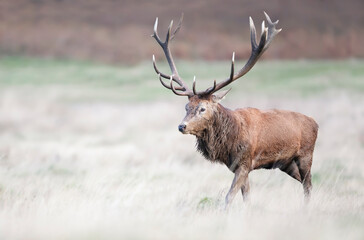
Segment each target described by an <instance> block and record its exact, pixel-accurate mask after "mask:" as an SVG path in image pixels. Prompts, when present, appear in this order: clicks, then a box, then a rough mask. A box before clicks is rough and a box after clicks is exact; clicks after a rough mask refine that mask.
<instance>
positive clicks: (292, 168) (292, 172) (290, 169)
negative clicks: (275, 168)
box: [280, 161, 302, 183]
mask: <svg viewBox="0 0 364 240" xmlns="http://www.w3.org/2000/svg"><path fill="white" fill-rule="evenodd" d="M280 169H281V171H283V172H285V173H287V174H288V175H289V176H291V177H292V178H294V179H296V180H297V181H299V182H300V183H302V179H301V175H300V171H299V169H298V166H297V163H296V161H292V162H291V163H290V164H288V165H285V166H284V167H281V168H280Z"/></svg>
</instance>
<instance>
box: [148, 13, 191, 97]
mask: <svg viewBox="0 0 364 240" xmlns="http://www.w3.org/2000/svg"><path fill="white" fill-rule="evenodd" d="M182 20H183V14H182V16H181V19H180V22H179V23H178V26H177V28H176V29H175V30H174V31H173V33H172V26H173V20H172V21H171V23H170V25H169V27H168V31H167V35H166V40H165V41H164V42H162V41H161V39H160V37H159V35H158V18H156V20H155V23H154V33H153V35H152V37H153V38H154V39H155V40H156V41H157V43H158V44H159V45H160V46H161V47H162V49H163V52H164V55H165V56H166V59H167V62H168V65H169V67H170V69H171V71H172V75H167V74H164V73H162V72H161V71H159V69H158V68H157V65H156V62H155V57H154V55H153V67H154V70H155V71H156V73H157V74H160V76H161V77H163V78H166V79H172V80H173V81H175V82H176V83H177V84H178V85H179V87H177V88H172V85H171V86H170V89H172V91H173V90H181V91H184V92H185V93H186V94H187V95H188V96H192V95H193V92H192V91H191V90H190V89H189V87H188V86H187V85H186V84H185V83H184V81H183V80H182V78H181V77H180V76H179V74H178V71H177V68H176V65H175V63H174V61H173V58H172V54H171V51H170V49H169V42H170V40H171V39H173V38H174V36H175V34H176V33H177V32H178V31H179V29H180V28H181V25H182ZM163 86H165V84H163ZM173 92H174V93H175V91H173ZM178 95H181V93H179V94H178Z"/></svg>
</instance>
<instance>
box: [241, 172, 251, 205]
mask: <svg viewBox="0 0 364 240" xmlns="http://www.w3.org/2000/svg"><path fill="white" fill-rule="evenodd" d="M240 189H241V194H243V199H244V201H245V202H248V201H249V191H250V185H249V178H248V176H247V177H246V179H245V182H244V183H243V186H242V187H241V188H240Z"/></svg>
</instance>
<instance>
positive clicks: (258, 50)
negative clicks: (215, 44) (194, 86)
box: [203, 12, 281, 94]
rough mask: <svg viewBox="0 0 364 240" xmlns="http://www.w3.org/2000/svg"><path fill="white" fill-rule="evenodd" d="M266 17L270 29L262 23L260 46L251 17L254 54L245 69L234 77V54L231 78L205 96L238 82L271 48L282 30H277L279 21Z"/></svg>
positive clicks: (208, 90)
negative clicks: (271, 44)
mask: <svg viewBox="0 0 364 240" xmlns="http://www.w3.org/2000/svg"><path fill="white" fill-rule="evenodd" d="M264 15H265V17H266V20H267V25H268V27H265V22H264V21H263V22H262V34H261V36H260V40H259V44H257V41H256V38H257V37H256V30H255V25H254V22H253V19H252V18H251V17H249V25H250V41H251V46H252V52H251V54H250V57H249V59H248V61H247V63H246V64H245V65H244V67H243V68H242V69H240V70H239V72H238V73H237V74H235V75H234V58H235V54H234V53H233V57H232V64H231V72H230V76H229V78H227V79H225V80H224V81H222V82H220V83H218V84H217V85H216V86H214V87H213V88H209V89H207V90H206V91H205V92H203V94H211V93H213V92H216V91H218V90H220V89H222V88H224V87H226V86H227V85H229V84H230V83H232V82H233V81H235V80H237V79H238V78H240V77H242V76H244V75H245V74H246V73H247V72H249V70H250V69H251V68H252V67H253V66H254V65H255V63H256V62H257V61H258V59H259V58H260V57H261V56H262V54H263V53H264V51H265V50H267V48H268V47H269V44H270V43H271V42H272V40H273V38H274V36H275V35H277V34H278V33H279V32H280V31H281V29H276V28H275V25H277V23H278V20H277V21H275V22H274V23H273V22H272V21H271V19H270V17H269V16H268V14H267V13H266V12H264ZM211 89H213V90H212V91H211Z"/></svg>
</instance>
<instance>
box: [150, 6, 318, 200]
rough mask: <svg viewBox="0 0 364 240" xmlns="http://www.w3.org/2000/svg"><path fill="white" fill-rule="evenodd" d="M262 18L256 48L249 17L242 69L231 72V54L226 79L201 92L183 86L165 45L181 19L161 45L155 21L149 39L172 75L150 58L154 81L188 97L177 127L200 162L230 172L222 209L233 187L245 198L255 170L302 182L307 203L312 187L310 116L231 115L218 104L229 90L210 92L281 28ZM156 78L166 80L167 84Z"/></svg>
mask: <svg viewBox="0 0 364 240" xmlns="http://www.w3.org/2000/svg"><path fill="white" fill-rule="evenodd" d="M264 14H265V17H266V19H267V25H268V27H265V24H264V21H263V23H262V33H261V36H260V41H259V44H258V43H257V42H256V30H255V26H254V23H253V20H252V19H251V18H249V20H250V37H251V47H252V51H251V55H250V57H249V60H248V61H247V63H246V64H245V66H244V67H243V68H242V69H240V70H239V71H238V72H237V73H236V74H234V53H233V57H232V63H231V71H230V76H229V77H228V78H227V79H225V80H224V81H222V82H220V83H216V80H215V81H214V84H213V86H212V87H210V88H208V89H206V90H205V91H201V92H198V91H196V81H195V79H194V81H193V85H192V90H191V89H190V88H189V87H188V86H187V85H186V84H185V83H184V81H183V80H182V78H181V77H180V76H179V74H178V72H177V68H176V65H175V63H174V61H173V58H172V54H171V51H170V49H169V42H170V41H171V40H172V39H173V38H174V36H175V34H176V33H177V32H178V30H179V29H180V27H181V23H182V18H183V15H182V17H181V20H180V22H179V24H178V26H177V28H176V29H175V30H174V31H172V24H173V21H172V22H171V24H170V25H169V28H168V32H167V36H166V40H165V42H162V41H161V39H160V37H159V36H158V32H157V26H158V18H157V19H156V21H155V25H154V34H153V35H152V37H154V38H155V40H156V41H157V42H158V44H159V45H160V46H161V47H162V49H163V51H164V54H165V56H166V58H167V61H168V64H169V67H170V69H171V71H172V75H167V74H164V73H162V72H160V71H159V70H158V68H157V66H156V63H155V57H154V56H153V66H154V69H155V71H156V72H157V74H158V75H159V80H160V82H161V83H162V85H163V86H164V87H166V88H168V89H170V90H172V92H173V93H174V94H176V95H178V96H187V97H188V101H189V102H188V103H187V105H186V111H187V113H186V116H185V118H184V119H183V121H182V123H181V124H180V125H179V126H178V129H179V131H180V132H182V133H184V134H193V135H195V136H196V138H197V149H198V151H199V152H201V153H202V155H203V156H204V157H205V158H206V159H208V160H210V161H212V162H219V163H223V164H225V165H226V166H227V167H228V168H229V169H230V170H231V171H232V172H233V173H235V177H234V180H233V182H232V185H231V188H230V190H229V192H228V194H227V195H226V199H225V203H226V206H228V205H229V204H230V203H231V202H232V200H233V198H234V197H235V195H236V193H237V192H238V191H239V189H240V190H241V192H242V194H243V198H244V200H245V199H246V198H247V197H248V193H249V181H248V174H249V172H250V171H252V170H255V169H260V168H265V169H274V168H279V169H280V170H282V171H283V172H285V173H287V174H288V175H289V176H291V177H292V178H294V179H296V180H297V181H299V182H301V183H302V185H303V189H304V194H305V200H306V201H307V200H309V197H310V192H311V188H312V184H311V165H312V154H313V150H314V147H315V142H316V137H317V132H318V125H317V123H316V122H315V121H314V120H313V119H312V118H310V117H307V116H305V115H303V114H300V113H296V112H290V111H283V110H275V109H274V110H269V111H262V110H259V109H256V108H242V109H237V110H235V111H232V110H230V109H227V108H225V107H223V106H222V105H221V104H219V101H220V100H221V99H222V98H223V97H224V96H225V95H226V94H227V93H228V92H229V90H230V89H229V90H227V91H224V92H221V93H220V94H214V93H215V92H217V91H219V90H220V89H222V88H224V87H226V86H227V85H229V84H230V83H232V82H233V81H235V80H237V79H238V78H240V77H242V76H244V75H245V74H246V73H247V72H248V71H249V70H250V69H251V68H252V67H253V66H254V64H255V63H256V62H257V61H258V59H259V58H260V57H261V56H262V54H263V53H264V51H265V50H267V48H268V46H269V44H270V43H271V41H272V40H273V38H274V36H275V35H277V34H278V33H279V32H280V30H281V29H279V30H277V29H276V28H275V25H276V24H277V23H278V20H277V21H276V22H272V21H271V19H270V18H269V16H268V15H267V14H266V13H265V12H264ZM162 78H165V79H168V80H169V84H168V83H165V82H164V80H163V79H162ZM174 82H175V83H176V84H177V85H176V86H175V85H174V84H173V83H174Z"/></svg>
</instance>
